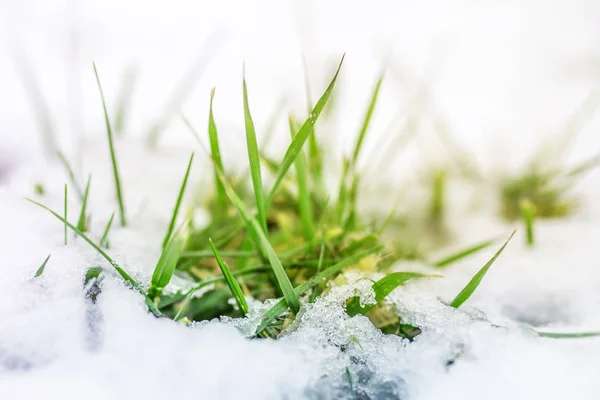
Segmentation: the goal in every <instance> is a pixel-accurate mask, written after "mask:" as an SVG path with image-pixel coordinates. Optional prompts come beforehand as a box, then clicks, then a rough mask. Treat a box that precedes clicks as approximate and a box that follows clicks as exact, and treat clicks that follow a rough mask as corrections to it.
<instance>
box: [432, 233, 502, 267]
mask: <svg viewBox="0 0 600 400" xmlns="http://www.w3.org/2000/svg"><path fill="white" fill-rule="evenodd" d="M499 240H500V238H498V237H496V238H493V239H489V240H486V241H484V242H481V243H477V244H474V245H473V246H469V247H467V248H466V249H462V250H460V251H458V252H456V253H454V254H451V255H449V256H446V257H444V258H442V259H440V260H438V261H434V262H432V263H430V265H432V266H433V267H437V268H444V267H447V266H448V265H450V264H454V263H455V262H458V261H460V260H462V259H463V258H467V257H468V256H470V255H473V254H475V253H477V252H479V251H481V250H484V249H487V248H488V247H490V246H491V245H493V244H494V243H496V242H498V241H499Z"/></svg>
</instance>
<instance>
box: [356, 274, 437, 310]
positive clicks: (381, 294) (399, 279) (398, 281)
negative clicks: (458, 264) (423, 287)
mask: <svg viewBox="0 0 600 400" xmlns="http://www.w3.org/2000/svg"><path fill="white" fill-rule="evenodd" d="M432 277H439V275H424V274H419V273H418V272H392V273H391V274H388V275H386V276H384V277H383V278H381V279H380V280H378V281H377V282H375V283H373V286H372V288H373V291H375V301H376V302H377V303H375V304H366V305H364V306H361V305H360V299H359V298H358V297H354V298H353V299H352V300H350V302H349V303H348V304H347V305H346V312H347V313H348V315H349V316H351V317H353V316H355V315H357V314H362V315H365V314H366V313H368V312H369V311H370V310H371V309H373V308H374V307H375V306H376V305H377V304H378V303H379V302H380V301H381V300H383V299H385V298H386V297H387V296H388V295H389V294H390V293H392V292H393V291H394V289H396V288H397V287H398V286H401V285H403V284H404V283H406V282H407V281H409V280H411V279H416V278H432Z"/></svg>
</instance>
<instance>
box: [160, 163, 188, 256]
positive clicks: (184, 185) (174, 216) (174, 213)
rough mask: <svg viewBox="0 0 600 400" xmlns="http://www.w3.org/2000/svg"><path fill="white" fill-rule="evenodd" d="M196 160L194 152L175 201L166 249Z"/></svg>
mask: <svg viewBox="0 0 600 400" xmlns="http://www.w3.org/2000/svg"><path fill="white" fill-rule="evenodd" d="M193 161H194V153H193V152H192V155H191V156H190V161H189V162H188V165H187V169H186V170H185V175H184V177H183V182H182V183H181V188H180V189H179V194H178V195H177V201H176V202H175V207H174V208H173V214H172V215H171V222H169V228H168V229H167V233H166V235H165V238H164V239H163V242H162V248H163V249H164V248H165V246H166V245H167V243H168V242H169V240H171V234H172V233H173V228H175V222H176V221H177V214H178V213H179V208H180V207H181V201H182V200H183V195H184V193H185V188H186V186H187V181H188V178H189V176H190V170H191V169H192V162H193Z"/></svg>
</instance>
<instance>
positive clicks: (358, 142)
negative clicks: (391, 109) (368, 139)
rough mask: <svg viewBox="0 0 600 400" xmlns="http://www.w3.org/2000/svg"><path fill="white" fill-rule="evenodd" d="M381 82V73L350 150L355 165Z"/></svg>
mask: <svg viewBox="0 0 600 400" xmlns="http://www.w3.org/2000/svg"><path fill="white" fill-rule="evenodd" d="M382 83H383V74H382V75H381V76H380V77H379V79H378V80H377V83H376V84H375V88H374V89H373V94H372V95H371V101H370V102H369V107H368V108H367V111H366V113H365V118H364V120H363V123H362V126H361V128H360V131H359V132H358V137H357V138H356V144H355V145H354V151H353V152H352V165H356V162H357V161H358V156H359V155H360V151H361V149H362V145H363V143H364V140H365V136H366V134H367V131H368V130H369V125H370V124H371V118H372V117H373V111H374V110H375V105H376V104H377V98H378V97H379V91H380V89H381V84H382Z"/></svg>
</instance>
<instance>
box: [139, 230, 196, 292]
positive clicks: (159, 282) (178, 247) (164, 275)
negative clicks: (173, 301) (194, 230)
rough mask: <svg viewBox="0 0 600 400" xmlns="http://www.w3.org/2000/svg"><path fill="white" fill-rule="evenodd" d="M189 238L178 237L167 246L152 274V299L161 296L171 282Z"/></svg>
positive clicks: (149, 290)
mask: <svg viewBox="0 0 600 400" xmlns="http://www.w3.org/2000/svg"><path fill="white" fill-rule="evenodd" d="M186 241H187V238H186V237H185V236H184V235H176V236H174V237H173V238H171V239H170V240H169V242H168V243H167V244H166V245H165V247H164V248H163V250H162V252H161V253H160V257H159V259H158V262H157V263H156V266H155V267H154V273H153V274H152V281H151V283H150V288H149V289H148V295H149V296H150V298H152V299H155V298H156V297H158V296H160V295H161V293H162V290H163V289H164V288H165V287H166V286H167V285H168V284H169V282H171V278H172V277H173V273H174V272H175V267H176V266H177V261H179V258H180V256H181V253H182V252H183V249H184V248H185V244H186Z"/></svg>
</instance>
